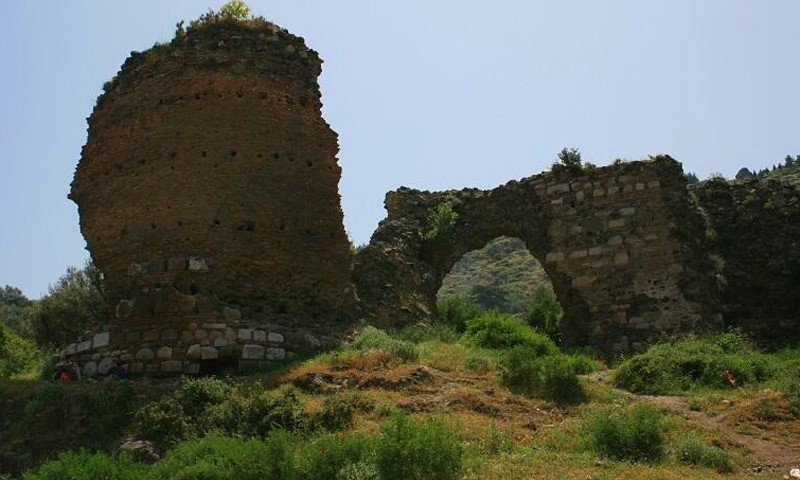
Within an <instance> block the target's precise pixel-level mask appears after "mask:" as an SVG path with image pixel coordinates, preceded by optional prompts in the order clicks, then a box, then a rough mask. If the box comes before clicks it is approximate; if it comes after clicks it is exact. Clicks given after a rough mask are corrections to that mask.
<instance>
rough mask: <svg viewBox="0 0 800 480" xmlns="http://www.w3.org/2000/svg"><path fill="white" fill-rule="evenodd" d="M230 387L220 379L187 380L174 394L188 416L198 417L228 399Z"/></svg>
mask: <svg viewBox="0 0 800 480" xmlns="http://www.w3.org/2000/svg"><path fill="white" fill-rule="evenodd" d="M229 390H230V387H229V386H228V384H226V383H225V382H223V381H222V380H220V379H218V378H212V377H207V378H197V379H194V378H187V379H185V380H184V381H183V383H181V386H180V387H179V388H178V389H177V390H176V391H175V393H174V394H173V395H174V397H175V400H176V401H177V402H178V403H179V404H180V405H181V408H183V411H184V412H185V413H186V414H187V415H191V416H198V415H200V414H201V413H203V412H205V410H206V409H207V408H208V407H210V406H212V405H217V404H220V403H222V402H224V401H225V399H226V398H228V393H229Z"/></svg>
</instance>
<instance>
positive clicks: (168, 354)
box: [156, 346, 172, 360]
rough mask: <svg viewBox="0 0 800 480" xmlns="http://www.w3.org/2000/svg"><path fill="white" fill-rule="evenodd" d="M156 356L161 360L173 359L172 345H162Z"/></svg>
mask: <svg viewBox="0 0 800 480" xmlns="http://www.w3.org/2000/svg"><path fill="white" fill-rule="evenodd" d="M156 358H157V359H159V360H172V347H167V346H164V347H161V348H159V349H158V351H156Z"/></svg>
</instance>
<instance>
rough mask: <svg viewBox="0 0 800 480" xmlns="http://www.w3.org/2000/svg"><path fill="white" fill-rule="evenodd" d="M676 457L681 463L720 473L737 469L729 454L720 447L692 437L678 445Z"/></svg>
mask: <svg viewBox="0 0 800 480" xmlns="http://www.w3.org/2000/svg"><path fill="white" fill-rule="evenodd" d="M675 455H676V457H677V458H678V461H679V462H681V463H686V464H689V465H702V466H704V467H708V468H713V469H715V470H716V471H718V472H720V473H729V472H732V471H733V470H734V468H735V464H734V463H733V460H731V456H730V454H728V452H726V451H725V450H723V449H721V448H719V447H715V446H711V445H707V444H706V443H704V442H703V441H702V440H700V439H699V438H697V437H695V436H690V437H688V438H686V439H684V440H682V441H681V442H680V443H678V445H677V448H676V449H675Z"/></svg>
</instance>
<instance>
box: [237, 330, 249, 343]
mask: <svg viewBox="0 0 800 480" xmlns="http://www.w3.org/2000/svg"><path fill="white" fill-rule="evenodd" d="M236 337H237V338H238V339H239V340H241V341H244V342H248V341H250V340H252V339H253V329H252V328H240V329H239V331H238V333H237V335H236Z"/></svg>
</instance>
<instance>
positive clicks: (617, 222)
mask: <svg viewBox="0 0 800 480" xmlns="http://www.w3.org/2000/svg"><path fill="white" fill-rule="evenodd" d="M624 226H625V219H624V218H615V219H613V220H609V221H608V228H622V227H624Z"/></svg>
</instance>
